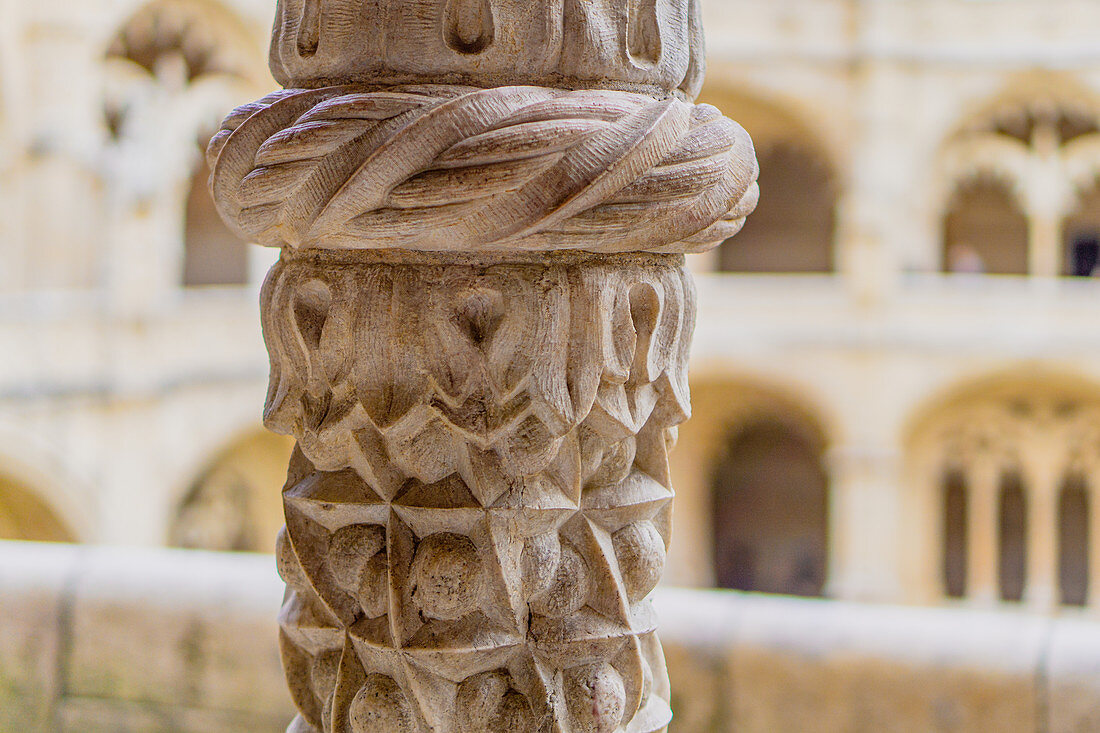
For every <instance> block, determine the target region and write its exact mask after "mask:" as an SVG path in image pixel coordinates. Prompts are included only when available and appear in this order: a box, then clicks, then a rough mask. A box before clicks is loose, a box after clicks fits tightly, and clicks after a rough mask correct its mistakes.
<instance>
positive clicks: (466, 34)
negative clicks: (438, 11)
mask: <svg viewBox="0 0 1100 733" xmlns="http://www.w3.org/2000/svg"><path fill="white" fill-rule="evenodd" d="M444 17H445V20H444V31H443V35H444V38H446V39H447V45H448V46H450V47H451V48H453V49H454V50H455V51H458V52H459V53H464V54H475V53H481V52H482V51H484V50H485V49H486V48H488V47H489V45H490V44H492V42H493V37H494V35H495V33H496V19H495V18H494V17H493V4H492V0H449V1H448V3H447V8H446V11H445V14H444Z"/></svg>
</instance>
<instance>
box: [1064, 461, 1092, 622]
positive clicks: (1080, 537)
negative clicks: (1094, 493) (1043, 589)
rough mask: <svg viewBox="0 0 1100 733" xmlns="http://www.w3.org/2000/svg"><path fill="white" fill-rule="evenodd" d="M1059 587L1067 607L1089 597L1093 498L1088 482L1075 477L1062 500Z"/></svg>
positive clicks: (1070, 480) (1066, 487)
mask: <svg viewBox="0 0 1100 733" xmlns="http://www.w3.org/2000/svg"><path fill="white" fill-rule="evenodd" d="M1058 587H1059V589H1060V591H1061V601H1062V603H1063V604H1064V605H1067V606H1083V605H1085V604H1086V603H1087V602H1088V595H1089V495H1088V487H1087V486H1086V484H1085V479H1084V477H1083V476H1081V475H1080V474H1074V475H1071V476H1070V477H1069V478H1068V479H1067V480H1066V483H1065V485H1064V486H1062V492H1061V495H1060V496H1059V499H1058Z"/></svg>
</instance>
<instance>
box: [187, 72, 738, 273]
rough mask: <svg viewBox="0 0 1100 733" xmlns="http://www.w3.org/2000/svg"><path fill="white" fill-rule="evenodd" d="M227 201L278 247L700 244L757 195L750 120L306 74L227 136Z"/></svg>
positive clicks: (668, 103)
mask: <svg viewBox="0 0 1100 733" xmlns="http://www.w3.org/2000/svg"><path fill="white" fill-rule="evenodd" d="M208 156H209V158H210V162H211V167H212V169H213V171H214V173H213V179H212V186H213V189H214V194H215V196H214V197H215V200H217V201H218V202H219V204H220V206H221V207H222V214H223V215H224V216H225V218H226V219H227V221H229V222H231V223H233V224H234V225H235V226H236V227H237V229H238V230H239V232H240V233H241V234H242V235H243V236H245V237H246V238H248V239H251V240H253V241H257V242H258V243H260V244H265V245H270V246H283V245H290V246H291V247H295V248H302V249H306V248H315V249H408V250H420V251H439V252H447V251H457V252H477V251H480V252H492V251H506V250H513V251H549V250H585V251H591V252H605V253H614V252H643V251H645V252H661V253H692V252H700V251H704V250H706V249H709V248H711V247H713V246H715V245H717V244H719V243H720V242H722V241H724V240H725V239H727V238H728V237H730V236H732V235H733V234H735V233H736V232H737V231H738V230H739V229H740V228H741V226H742V225H743V224H744V220H745V217H746V216H747V215H748V214H749V213H750V212H751V211H752V209H753V208H754V207H755V205H756V200H757V197H758V193H759V191H758V188H757V185H756V177H757V172H758V171H757V166H756V158H755V154H754V151H753V147H752V142H751V140H750V139H749V136H748V134H747V133H746V132H745V131H744V130H743V129H742V128H741V127H740V126H738V125H737V124H736V123H735V122H733V121H731V120H728V119H726V118H725V117H723V116H722V114H721V113H720V112H719V111H718V110H717V109H715V108H714V107H711V106H709V105H692V104H688V103H685V102H682V101H680V100H678V99H671V98H670V99H661V100H655V99H653V98H651V97H647V96H645V95H640V94H632V93H627V92H617V91H591V90H587V91H563V90H556V89H547V88H542V87H503V88H496V89H479V88H474V87H462V86H448V85H411V86H402V87H392V88H389V89H386V90H384V91H364V90H362V89H360V88H356V87H327V88H323V89H309V90H301V89H292V90H284V91H281V92H277V93H275V94H272V95H270V96H268V97H265V98H264V99H262V100H260V101H258V102H255V103H253V104H249V105H245V106H244V107H241V108H239V109H237V110H236V111H235V112H233V113H232V114H231V115H230V116H229V117H228V118H227V119H226V120H225V122H224V123H223V125H222V129H221V130H220V131H219V132H218V134H217V135H215V137H214V139H213V140H212V141H211V144H210V148H209V151H208Z"/></svg>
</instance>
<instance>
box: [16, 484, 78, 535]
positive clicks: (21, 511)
mask: <svg viewBox="0 0 1100 733" xmlns="http://www.w3.org/2000/svg"><path fill="white" fill-rule="evenodd" d="M0 539H2V540H21V541H27V542H75V541H76V535H75V534H74V533H73V531H72V530H71V529H70V528H69V527H68V525H66V524H65V522H64V521H63V520H62V519H61V517H60V516H59V515H58V514H57V513H56V512H55V511H54V510H53V509H52V508H51V507H50V505H49V504H48V503H46V502H45V501H43V500H42V499H41V498H40V497H39V496H38V495H37V494H36V493H35V492H34V491H33V490H32V489H31V488H30V487H28V486H25V485H24V484H22V483H20V482H18V481H16V480H15V479H12V478H8V477H5V476H0Z"/></svg>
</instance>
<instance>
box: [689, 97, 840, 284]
mask: <svg viewBox="0 0 1100 733" xmlns="http://www.w3.org/2000/svg"><path fill="white" fill-rule="evenodd" d="M717 78H718V77H717V76H716V77H715V80H717ZM700 101H702V102H706V103H708V104H713V105H714V106H716V107H718V108H719V109H721V110H722V111H723V112H725V113H726V114H728V115H729V116H730V117H731V118H733V119H736V120H737V121H738V122H739V123H741V124H742V125H743V126H744V127H745V129H746V130H748V132H749V134H750V135H752V139H753V143H754V144H755V146H756V157H757V160H758V161H759V162H760V203H759V204H758V205H757V207H756V211H754V212H753V214H752V216H750V217H749V219H748V221H747V222H746V223H745V227H744V228H743V229H742V230H741V232H740V233H739V234H738V235H737V236H736V237H734V238H732V239H730V240H729V241H727V242H725V243H724V244H723V245H722V246H721V247H719V248H718V251H717V261H716V266H717V269H718V270H719V271H721V272H744V273H815V272H817V273H822V272H833V271H834V270H835V253H834V249H835V247H834V241H835V233H836V208H837V201H838V198H839V191H840V176H839V175H838V173H837V171H836V170H835V168H834V166H833V163H832V161H831V160H830V157H829V155H828V153H827V148H826V147H825V145H824V144H822V143H821V142H820V140H819V139H818V136H817V135H816V134H815V131H814V129H813V128H811V127H810V126H808V125H806V124H803V123H802V121H801V120H800V119H799V117H798V115H796V114H793V113H792V112H791V111H790V109H789V107H788V105H786V104H782V103H776V102H772V101H769V100H768V99H766V98H764V97H762V96H757V95H754V94H748V93H743V92H741V91H738V90H736V89H731V88H728V87H723V86H721V85H720V84H719V83H715V84H712V85H708V86H706V87H705V88H704V89H703V92H702V94H701V95H700Z"/></svg>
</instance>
